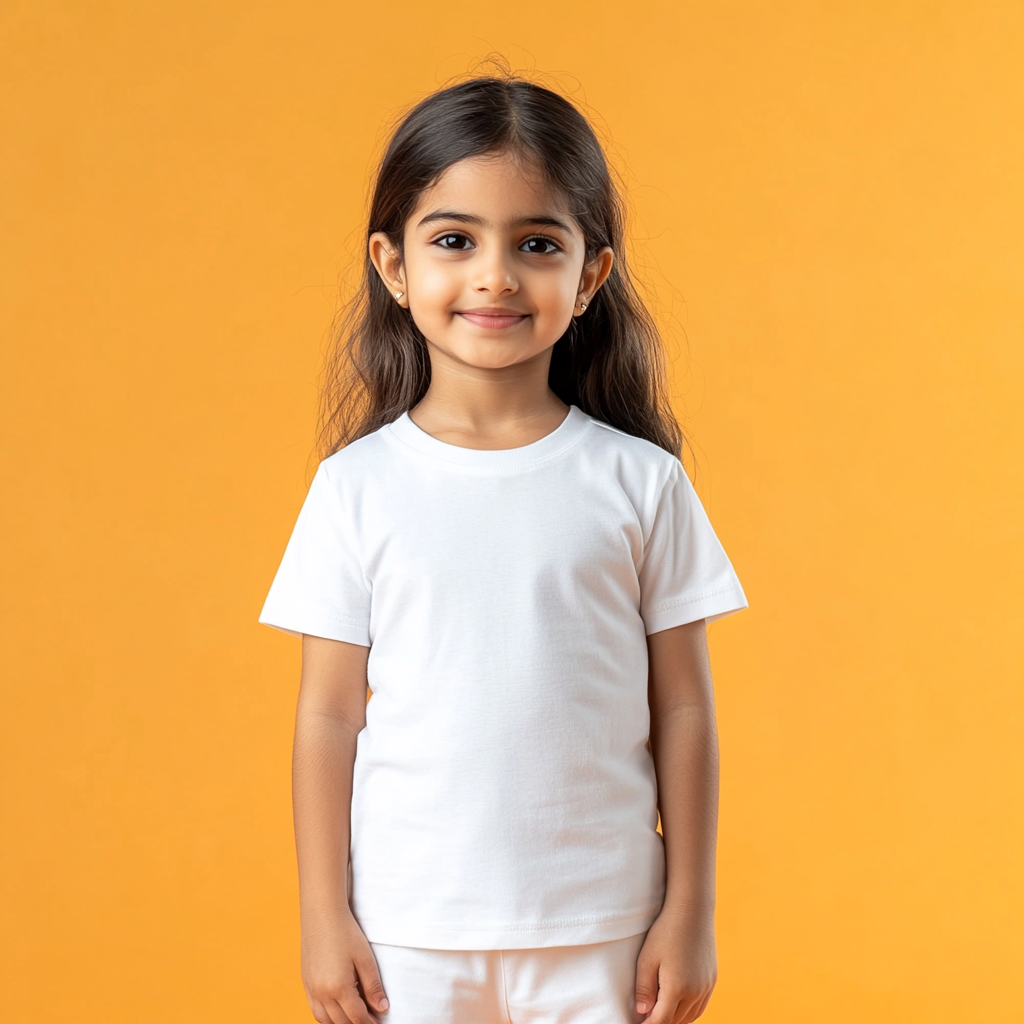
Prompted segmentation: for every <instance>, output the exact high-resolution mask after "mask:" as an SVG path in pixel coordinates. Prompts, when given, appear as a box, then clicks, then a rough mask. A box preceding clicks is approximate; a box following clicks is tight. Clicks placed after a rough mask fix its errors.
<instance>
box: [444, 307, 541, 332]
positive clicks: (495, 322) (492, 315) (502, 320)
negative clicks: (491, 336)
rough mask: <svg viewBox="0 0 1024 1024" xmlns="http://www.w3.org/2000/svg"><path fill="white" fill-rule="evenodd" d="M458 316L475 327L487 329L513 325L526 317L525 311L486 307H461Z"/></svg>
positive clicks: (498, 328)
mask: <svg viewBox="0 0 1024 1024" xmlns="http://www.w3.org/2000/svg"><path fill="white" fill-rule="evenodd" d="M458 315H459V316H461V317H462V318H463V319H464V320H468V321H469V322H470V323H471V324H475V325H476V326H477V327H484V328H487V329H489V330H500V329H501V328H503V327H514V326H515V325H516V324H519V323H522V322H523V321H524V320H525V319H526V314H525V313H516V312H515V311H514V310H511V309H501V308H499V307H488V308H487V309H462V310H459V314H458Z"/></svg>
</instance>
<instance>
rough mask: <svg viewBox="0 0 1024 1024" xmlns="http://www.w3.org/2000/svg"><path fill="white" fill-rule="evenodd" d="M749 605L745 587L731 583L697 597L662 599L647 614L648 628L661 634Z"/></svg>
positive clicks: (713, 619)
mask: <svg viewBox="0 0 1024 1024" xmlns="http://www.w3.org/2000/svg"><path fill="white" fill-rule="evenodd" d="M746 607H747V598H746V595H745V594H744V593H743V590H742V588H741V587H739V586H736V585H728V586H724V587H719V588H718V589H716V590H711V591H707V592H705V593H703V594H698V595H696V596H694V597H681V598H678V599H676V600H669V601H661V602H659V604H658V607H657V609H656V610H654V611H651V612H646V613H644V616H643V619H644V629H645V632H646V633H647V635H648V636H650V634H651V633H660V632H661V631H662V630H663V629H672V627H673V626H683V625H685V624H686V623H688V622H697V621H698V620H699V619H704V620H705V621H707V622H714V621H715V620H716V619H722V618H725V616H726V615H733V614H735V613H736V612H741V611H743V609H744V608H746Z"/></svg>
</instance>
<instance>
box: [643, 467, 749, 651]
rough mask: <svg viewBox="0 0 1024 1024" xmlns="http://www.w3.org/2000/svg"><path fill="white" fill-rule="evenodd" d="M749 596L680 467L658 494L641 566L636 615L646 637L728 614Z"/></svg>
mask: <svg viewBox="0 0 1024 1024" xmlns="http://www.w3.org/2000/svg"><path fill="white" fill-rule="evenodd" d="M746 607H747V598H746V596H745V595H744V593H743V588H742V587H741V586H740V581H739V579H738V577H737V576H736V573H735V571H734V570H733V567H732V563H731V562H730V561H729V558H728V556H727V555H726V553H725V549H724V548H723V547H722V544H721V542H720V541H719V539H718V537H717V536H716V535H715V531H714V530H713V529H712V527H711V523H710V521H709V520H708V517H707V513H706V512H705V511H704V506H703V505H702V504H701V502H700V498H698V497H697V492H696V491H695V490H694V489H693V484H691V483H690V479H689V477H687V475H686V473H685V472H684V470H683V466H682V463H678V462H677V463H676V464H675V465H674V466H673V467H672V468H671V470H670V472H669V476H668V479H667V480H666V482H665V485H664V487H663V488H662V490H661V494H660V496H659V498H658V503H657V506H656V509H655V513H654V520H653V523H652V525H651V528H650V533H649V535H648V538H647V542H646V544H645V545H644V559H643V563H642V565H641V568H640V615H641V617H642V618H643V620H644V627H645V630H646V632H647V633H648V634H651V633H658V632H660V631H661V630H663V629H671V628H672V627H673V626H681V625H683V624H684V623H687V622H696V621H697V620H698V619H706V620H707V621H708V622H712V621H714V620H715V619H720V618H723V617H724V616H726V615H731V614H732V613H733V612H738V611H741V610H742V609H744V608H746Z"/></svg>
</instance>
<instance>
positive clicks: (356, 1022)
mask: <svg viewBox="0 0 1024 1024" xmlns="http://www.w3.org/2000/svg"><path fill="white" fill-rule="evenodd" d="M338 1002H339V1003H340V1004H341V1008H342V1009H343V1010H344V1011H345V1013H346V1014H347V1015H348V1016H347V1017H346V1018H345V1020H344V1024H349V1022H351V1024H379V1021H378V1020H377V1018H376V1017H374V1016H373V1014H372V1013H370V1011H369V1010H368V1009H367V1008H366V1003H364V1002H363V1000H362V998H361V997H360V995H359V993H358V992H357V991H356V990H355V989H354V988H353V989H350V990H349V991H348V992H346V993H345V994H344V995H343V996H342V997H341V998H340V999H339V1000H338Z"/></svg>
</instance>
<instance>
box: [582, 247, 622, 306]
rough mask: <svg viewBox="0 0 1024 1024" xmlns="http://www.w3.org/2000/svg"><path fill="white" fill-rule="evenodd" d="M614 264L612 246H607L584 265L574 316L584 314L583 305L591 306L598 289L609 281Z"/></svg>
mask: <svg viewBox="0 0 1024 1024" xmlns="http://www.w3.org/2000/svg"><path fill="white" fill-rule="evenodd" d="M614 262H615V253H614V252H612V250H611V247H610V246H607V245H606V246H605V247H604V248H603V249H601V250H600V251H599V252H598V254H597V255H596V256H595V257H594V258H593V259H592V260H591V261H590V262H589V263H585V264H584V265H583V273H582V275H581V276H580V290H579V294H578V295H577V296H576V308H575V309H574V310H573V314H572V315H573V316H579V315H580V314H581V313H582V312H583V310H582V309H580V304H581V303H583V304H585V305H587V306H589V305H590V303H591V302H593V301H594V296H595V295H596V294H597V292H598V289H599V288H600V287H601V285H603V284H604V283H605V281H607V280H608V275H609V274H610V273H611V272H612V264H613V263H614Z"/></svg>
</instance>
